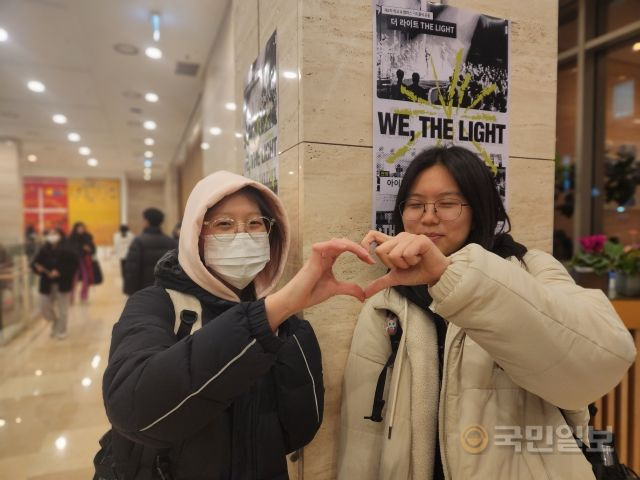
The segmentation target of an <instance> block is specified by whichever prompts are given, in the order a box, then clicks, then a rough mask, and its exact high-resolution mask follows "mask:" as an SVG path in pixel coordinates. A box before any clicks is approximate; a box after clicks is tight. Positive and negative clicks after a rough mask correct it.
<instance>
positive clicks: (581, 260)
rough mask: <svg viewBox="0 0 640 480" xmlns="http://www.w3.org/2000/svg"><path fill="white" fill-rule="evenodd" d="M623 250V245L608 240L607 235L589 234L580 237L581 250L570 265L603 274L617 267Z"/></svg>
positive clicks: (577, 268) (578, 269)
mask: <svg viewBox="0 0 640 480" xmlns="http://www.w3.org/2000/svg"><path fill="white" fill-rule="evenodd" d="M623 250H624V247H623V246H622V245H620V244H619V243H614V242H612V241H610V240H607V237H606V236H605V235H588V236H585V237H582V238H581V239H580V252H578V254H577V255H575V256H574V257H573V259H572V260H571V262H570V263H569V266H570V267H572V268H574V269H576V270H577V271H580V270H585V269H588V270H589V271H591V270H593V271H594V272H595V273H596V274H598V275H603V274H605V273H607V272H608V271H609V270H614V269H615V268H616V265H617V263H618V261H619V258H620V256H621V255H622V253H623Z"/></svg>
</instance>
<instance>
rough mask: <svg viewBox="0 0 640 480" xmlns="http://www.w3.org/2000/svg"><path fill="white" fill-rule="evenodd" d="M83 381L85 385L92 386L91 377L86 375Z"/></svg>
mask: <svg viewBox="0 0 640 480" xmlns="http://www.w3.org/2000/svg"><path fill="white" fill-rule="evenodd" d="M81 383H82V386H83V387H90V386H91V383H92V382H91V379H90V378H89V377H84V378H83V379H82V382H81Z"/></svg>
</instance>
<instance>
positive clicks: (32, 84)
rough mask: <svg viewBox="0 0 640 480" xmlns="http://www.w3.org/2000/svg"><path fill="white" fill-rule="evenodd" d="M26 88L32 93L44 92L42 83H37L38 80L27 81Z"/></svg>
mask: <svg viewBox="0 0 640 480" xmlns="http://www.w3.org/2000/svg"><path fill="white" fill-rule="evenodd" d="M27 88H29V90H31V91H32V92H37V93H42V92H44V91H45V90H46V88H45V86H44V83H42V82H39V81H38V80H29V82H27Z"/></svg>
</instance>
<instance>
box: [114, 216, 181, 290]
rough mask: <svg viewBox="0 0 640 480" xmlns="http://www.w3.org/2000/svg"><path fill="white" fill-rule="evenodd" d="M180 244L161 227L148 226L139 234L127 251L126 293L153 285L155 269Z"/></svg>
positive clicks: (125, 269) (125, 266) (125, 267)
mask: <svg viewBox="0 0 640 480" xmlns="http://www.w3.org/2000/svg"><path fill="white" fill-rule="evenodd" d="M177 246H178V243H177V242H176V241H175V240H174V239H173V238H171V237H169V236H167V235H165V234H164V233H162V230H161V229H160V227H147V228H145V229H144V231H143V232H142V233H141V234H140V235H138V236H137V237H136V238H135V239H134V240H133V242H131V246H130V247H129V251H128V252H127V256H126V258H125V261H124V293H126V294H127V295H133V294H134V293H136V292H137V291H138V290H142V289H143V288H145V287H150V286H151V285H153V282H154V280H155V279H154V276H153V269H154V268H155V266H156V263H157V262H158V260H160V258H162V256H163V255H164V254H165V253H167V252H168V251H169V250H172V249H174V248H176V247H177Z"/></svg>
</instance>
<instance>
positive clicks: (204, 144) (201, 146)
mask: <svg viewBox="0 0 640 480" xmlns="http://www.w3.org/2000/svg"><path fill="white" fill-rule="evenodd" d="M210 147H211V145H209V144H208V143H207V142H202V143H201V144H200V148H201V149H202V150H209V148H210Z"/></svg>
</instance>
